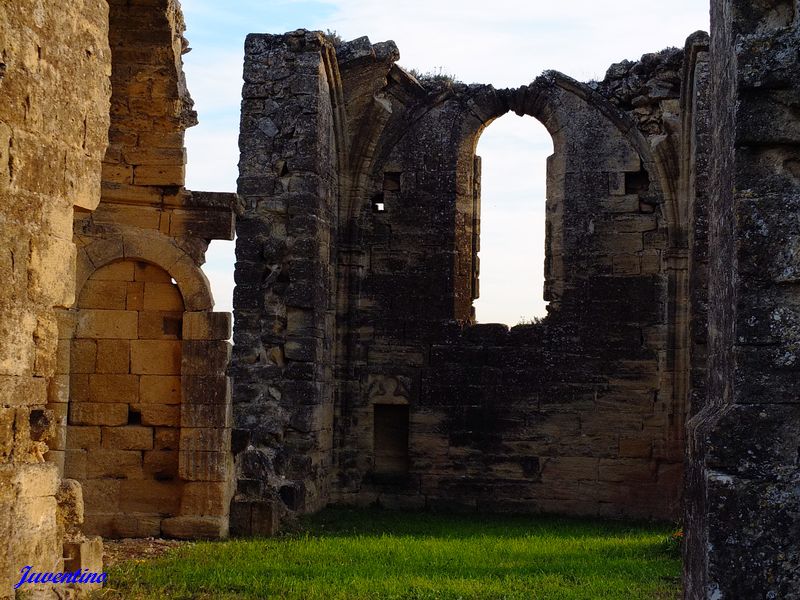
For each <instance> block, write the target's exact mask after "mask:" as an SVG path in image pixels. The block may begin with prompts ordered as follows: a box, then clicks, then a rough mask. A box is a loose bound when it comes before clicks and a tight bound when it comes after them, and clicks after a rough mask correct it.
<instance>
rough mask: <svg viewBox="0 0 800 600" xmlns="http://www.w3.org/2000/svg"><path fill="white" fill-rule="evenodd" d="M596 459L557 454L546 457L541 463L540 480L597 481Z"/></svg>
mask: <svg viewBox="0 0 800 600" xmlns="http://www.w3.org/2000/svg"><path fill="white" fill-rule="evenodd" d="M597 470H598V459H597V458H592V457H569V456H559V457H552V458H546V459H545V460H544V462H543V464H542V481H543V482H547V481H551V480H563V481H570V480H573V481H580V480H589V481H597V473H598V471H597Z"/></svg>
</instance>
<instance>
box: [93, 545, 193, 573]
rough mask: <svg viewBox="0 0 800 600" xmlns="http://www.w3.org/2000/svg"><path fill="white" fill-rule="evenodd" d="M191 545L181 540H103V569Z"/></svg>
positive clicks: (154, 556) (153, 556)
mask: <svg viewBox="0 0 800 600" xmlns="http://www.w3.org/2000/svg"><path fill="white" fill-rule="evenodd" d="M191 543H192V542H187V541H183V540H165V539H162V538H132V539H124V540H103V567H105V568H108V567H113V566H115V565H117V564H119V563H121V562H124V561H126V560H147V559H150V558H156V557H158V556H161V555H162V554H164V553H165V552H166V551H167V550H171V549H172V548H177V547H178V546H183V545H185V544H191Z"/></svg>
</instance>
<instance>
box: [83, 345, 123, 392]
mask: <svg viewBox="0 0 800 600" xmlns="http://www.w3.org/2000/svg"><path fill="white" fill-rule="evenodd" d="M130 353H131V343H130V341H128V340H97V372H98V373H116V374H121V373H128V372H129V371H130ZM90 380H91V377H90ZM90 385H91V384H90Z"/></svg>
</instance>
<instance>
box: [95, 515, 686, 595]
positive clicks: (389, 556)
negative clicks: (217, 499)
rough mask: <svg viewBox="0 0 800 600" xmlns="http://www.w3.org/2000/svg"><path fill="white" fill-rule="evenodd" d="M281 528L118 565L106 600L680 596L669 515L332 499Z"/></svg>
mask: <svg viewBox="0 0 800 600" xmlns="http://www.w3.org/2000/svg"><path fill="white" fill-rule="evenodd" d="M295 529H296V530H295V531H293V532H290V533H287V534H285V535H283V536H281V537H278V538H271V539H255V540H253V539H250V540H233V541H228V542H202V543H195V544H189V545H186V546H182V547H180V548H178V549H176V550H173V551H170V552H169V553H167V554H165V555H164V556H162V557H160V558H158V559H154V560H149V561H141V562H127V563H122V564H120V565H119V566H117V567H115V568H112V569H111V570H110V572H109V583H108V584H107V585H108V586H109V588H111V589H107V590H104V591H103V592H101V593H100V594H99V595H98V596H97V597H99V598H103V599H111V598H113V599H117V598H124V599H125V600H128V599H149V598H159V599H162V598H163V599H179V598H181V599H189V598H191V599H204V600H205V599H208V600H211V599H215V600H216V599H224V600H233V599H236V600H244V599H256V598H257V599H259V600H264V599H273V598H275V599H277V598H280V599H297V600H316V599H319V600H345V599H347V600H350V599H376V600H377V599H380V600H391V599H409V600H411V599H413V600H423V599H424V600H440V599H441V600H457V599H465V600H466V599H478V598H480V599H498V600H499V599H509V600H510V599H520V600H522V599H524V600H531V599H537V600H540V599H541V600H545V599H548V600H549V599H552V600H578V599H581V600H584V599H585V600H594V599H597V598H609V599H610V598H619V599H624V600H633V599H637V598H648V599H652V598H658V599H661V600H666V599H669V600H672V599H674V598H677V597H678V595H679V584H678V577H679V574H680V559H679V558H678V556H677V553H676V552H675V550H674V548H671V547H670V543H669V541H668V538H669V534H670V532H671V529H670V527H669V526H668V525H652V524H630V523H627V524H626V523H618V522H608V521H599V520H586V519H566V518H548V517H508V516H486V515H441V514H431V513H408V512H390V511H381V510H372V509H371V510H349V509H327V510H325V511H323V512H322V513H320V514H318V515H315V516H313V517H308V518H305V519H303V520H301V521H300V522H299V523H298V525H297V527H296V528H295Z"/></svg>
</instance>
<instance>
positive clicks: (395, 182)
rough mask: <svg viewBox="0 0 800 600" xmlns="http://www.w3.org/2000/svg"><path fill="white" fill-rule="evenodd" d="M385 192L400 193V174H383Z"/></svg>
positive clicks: (388, 172) (389, 172)
mask: <svg viewBox="0 0 800 600" xmlns="http://www.w3.org/2000/svg"><path fill="white" fill-rule="evenodd" d="M383 191H384V192H399V191H400V173H393V172H391V171H387V172H386V173H384V174H383Z"/></svg>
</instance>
